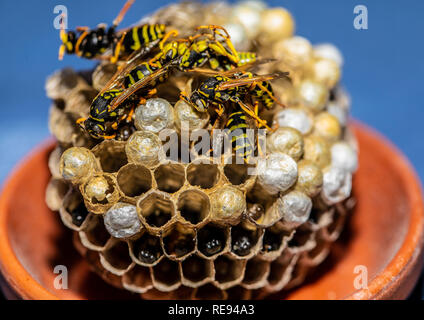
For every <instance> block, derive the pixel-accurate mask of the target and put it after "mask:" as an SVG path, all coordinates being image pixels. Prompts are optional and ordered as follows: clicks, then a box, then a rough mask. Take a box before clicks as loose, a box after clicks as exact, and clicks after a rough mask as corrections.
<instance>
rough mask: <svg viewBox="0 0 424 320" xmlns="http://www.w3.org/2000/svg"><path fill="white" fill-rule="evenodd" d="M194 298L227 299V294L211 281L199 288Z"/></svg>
mask: <svg viewBox="0 0 424 320" xmlns="http://www.w3.org/2000/svg"><path fill="white" fill-rule="evenodd" d="M193 299H197V300H225V299H227V294H226V292H225V291H223V290H221V289H219V288H217V287H216V286H214V285H213V284H211V283H208V284H205V285H204V286H201V287H199V288H197V289H196V290H195V292H194V295H193Z"/></svg>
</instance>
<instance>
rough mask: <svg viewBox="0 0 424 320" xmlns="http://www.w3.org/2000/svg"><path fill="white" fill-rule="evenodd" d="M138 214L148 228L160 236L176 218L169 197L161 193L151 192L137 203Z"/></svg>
mask: <svg viewBox="0 0 424 320" xmlns="http://www.w3.org/2000/svg"><path fill="white" fill-rule="evenodd" d="M137 212H138V214H139V216H140V219H141V221H142V222H143V223H144V224H145V226H146V228H147V229H148V230H149V231H151V232H154V233H156V234H159V232H162V231H163V230H164V228H165V227H164V226H165V225H169V223H170V220H171V219H172V218H173V217H174V216H175V208H174V204H173V203H172V201H171V200H170V199H169V196H168V195H167V194H166V193H163V192H160V191H151V192H150V191H149V192H147V193H146V194H145V195H144V196H142V197H141V198H140V199H139V201H138V203H137Z"/></svg>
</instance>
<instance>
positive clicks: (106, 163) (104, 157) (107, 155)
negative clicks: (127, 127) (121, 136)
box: [92, 140, 128, 173]
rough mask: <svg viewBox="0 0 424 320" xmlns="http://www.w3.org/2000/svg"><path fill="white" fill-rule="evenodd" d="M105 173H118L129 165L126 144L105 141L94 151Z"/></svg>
mask: <svg viewBox="0 0 424 320" xmlns="http://www.w3.org/2000/svg"><path fill="white" fill-rule="evenodd" d="M92 151H93V153H94V155H95V156H96V157H97V158H98V159H99V161H100V165H101V167H102V169H103V171H104V172H108V173H113V172H117V171H118V170H119V169H120V168H121V167H123V166H124V165H126V164H127V163H128V159H127V155H126V153H125V142H123V141H116V140H104V141H102V142H101V143H99V144H98V145H97V146H95V147H94V148H93V149H92Z"/></svg>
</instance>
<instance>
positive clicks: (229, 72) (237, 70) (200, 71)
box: [188, 59, 276, 76]
mask: <svg viewBox="0 0 424 320" xmlns="http://www.w3.org/2000/svg"><path fill="white" fill-rule="evenodd" d="M274 61H276V60H275V59H258V60H255V61H252V62H249V63H246V64H243V65H241V66H238V67H234V68H232V69H230V70H225V71H218V70H213V69H208V68H195V69H191V70H188V72H191V73H198V74H204V75H207V76H215V75H223V76H232V75H236V74H240V73H243V72H245V71H246V70H249V69H251V68H253V67H255V66H259V65H261V64H265V63H270V62H274Z"/></svg>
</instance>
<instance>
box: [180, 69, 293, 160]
mask: <svg viewBox="0 0 424 320" xmlns="http://www.w3.org/2000/svg"><path fill="white" fill-rule="evenodd" d="M238 69H239V68H238ZM238 69H233V70H232V71H231V72H234V70H237V71H238ZM211 73H213V72H211ZM229 73H230V72H223V73H220V74H215V75H213V76H211V77H209V78H207V79H206V80H205V81H204V82H202V83H201V84H200V86H199V88H198V89H196V90H194V91H193V92H192V93H191V95H190V97H188V96H187V95H186V94H185V93H181V99H182V100H184V101H185V102H186V103H188V104H190V105H192V106H193V107H194V108H195V109H196V110H198V111H199V112H207V111H208V107H209V105H210V104H212V105H215V106H216V112H217V114H218V118H217V119H216V121H215V123H214V124H213V126H212V131H213V130H214V128H215V126H216V124H217V123H218V121H219V119H220V117H221V116H222V115H223V113H224V104H225V103H227V102H230V103H233V104H235V105H236V106H237V109H236V111H235V112H233V113H231V114H230V116H229V117H228V121H227V123H226V126H225V128H226V129H228V130H229V132H230V134H231V135H232V145H233V150H234V152H235V153H236V155H237V156H241V157H242V158H243V159H244V161H245V162H246V163H248V162H249V161H250V158H251V155H252V154H253V151H254V145H253V144H252V142H251V141H250V140H249V138H248V136H247V132H246V130H247V128H248V123H247V118H246V116H249V117H250V118H252V119H254V120H255V122H256V125H257V127H258V128H262V127H264V128H266V129H267V130H270V131H272V129H271V128H270V127H269V126H268V125H267V122H266V120H263V119H261V118H260V117H259V102H261V103H262V104H263V105H264V106H265V107H266V108H268V109H269V108H272V107H273V105H274V103H278V104H280V105H282V104H281V103H280V102H279V101H278V100H277V99H276V98H275V97H274V94H273V91H272V87H271V84H270V81H271V80H274V79H277V78H282V77H286V76H287V75H288V73H283V72H281V73H275V74H270V75H254V74H252V73H251V72H244V71H243V72H237V73H235V74H233V77H229V76H227V74H229ZM248 95H249V96H250V97H251V98H254V99H255V100H256V101H255V103H254V106H253V108H252V107H251V106H250V105H248V104H247V103H246V102H245V100H246V99H247V98H248ZM258 146H259V145H258ZM242 151H243V152H242Z"/></svg>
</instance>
